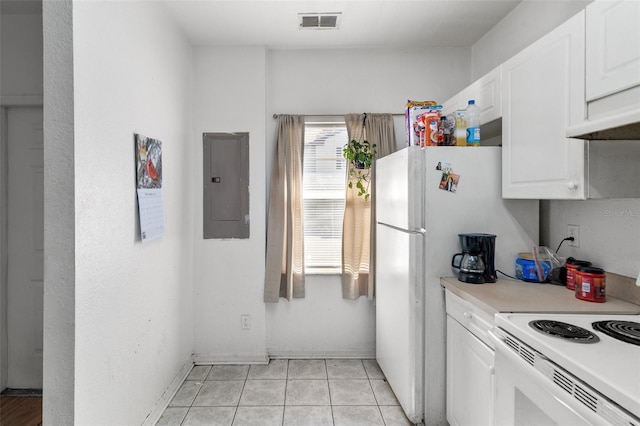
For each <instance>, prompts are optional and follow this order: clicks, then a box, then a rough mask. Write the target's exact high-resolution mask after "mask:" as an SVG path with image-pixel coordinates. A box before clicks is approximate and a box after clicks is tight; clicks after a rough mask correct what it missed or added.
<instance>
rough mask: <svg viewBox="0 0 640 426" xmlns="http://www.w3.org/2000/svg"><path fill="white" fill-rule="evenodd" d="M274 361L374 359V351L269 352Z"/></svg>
mask: <svg viewBox="0 0 640 426" xmlns="http://www.w3.org/2000/svg"><path fill="white" fill-rule="evenodd" d="M269 356H270V358H274V359H375V358H376V351H375V350H371V351H318V352H308V351H306V352H300V351H269Z"/></svg>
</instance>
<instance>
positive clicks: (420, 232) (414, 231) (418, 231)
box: [378, 222, 427, 235]
mask: <svg viewBox="0 0 640 426" xmlns="http://www.w3.org/2000/svg"><path fill="white" fill-rule="evenodd" d="M378 225H382V226H386V227H388V228H391V229H395V230H396V231H400V232H406V233H407V234H417V235H426V233H427V230H426V229H424V228H420V229H404V228H400V227H398V226H393V225H389V224H388V223H382V222H378Z"/></svg>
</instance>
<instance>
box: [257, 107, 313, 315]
mask: <svg viewBox="0 0 640 426" xmlns="http://www.w3.org/2000/svg"><path fill="white" fill-rule="evenodd" d="M303 159H304V116H303V115H280V116H278V124H277V130H276V149H275V153H274V159H273V165H272V172H271V183H270V188H269V213H268V218H267V247H266V273H265V284H264V301H265V302H274V303H277V302H278V301H279V298H280V297H284V298H286V299H287V300H291V299H292V298H293V297H304V224H303V211H302V207H303V197H302V166H303Z"/></svg>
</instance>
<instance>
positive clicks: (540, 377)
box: [488, 330, 610, 425]
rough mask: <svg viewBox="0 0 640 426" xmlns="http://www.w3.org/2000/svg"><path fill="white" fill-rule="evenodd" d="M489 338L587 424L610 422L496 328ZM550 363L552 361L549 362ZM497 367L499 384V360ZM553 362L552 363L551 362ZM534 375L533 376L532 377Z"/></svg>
mask: <svg viewBox="0 0 640 426" xmlns="http://www.w3.org/2000/svg"><path fill="white" fill-rule="evenodd" d="M488 336H489V339H490V340H491V341H492V342H493V344H494V345H495V349H496V353H498V352H500V353H501V354H502V355H504V356H506V357H507V358H508V359H509V361H510V362H512V363H515V364H516V365H517V366H518V367H519V368H521V369H524V368H526V369H527V373H529V374H531V376H529V377H531V379H530V380H535V383H536V384H538V385H539V386H541V387H542V388H543V389H544V390H546V391H547V393H548V396H551V397H553V399H555V400H556V401H557V402H558V403H559V404H562V405H563V406H565V407H566V408H567V409H569V410H571V411H572V412H573V413H574V414H575V415H576V416H578V417H580V418H581V419H582V420H583V421H584V422H585V424H593V425H595V424H610V423H609V422H607V421H606V420H605V419H604V418H602V417H601V416H599V415H598V414H596V413H595V412H593V411H591V410H589V409H588V408H587V407H586V406H584V405H582V404H581V403H580V402H579V401H578V400H576V399H574V398H573V397H572V396H571V395H570V394H568V393H567V392H566V391H562V392H561V390H562V389H561V388H559V387H558V385H556V384H554V383H553V381H552V380H551V378H549V377H547V376H545V375H544V374H543V373H542V372H541V371H540V370H538V369H537V368H536V367H534V366H533V365H531V364H530V363H528V362H527V361H525V360H524V359H523V358H521V357H520V355H518V354H517V353H516V352H515V351H514V350H513V349H512V348H511V347H510V346H509V345H507V344H506V343H505V341H504V340H503V339H502V338H501V337H500V336H499V335H497V334H496V332H495V331H494V330H489V332H488ZM539 356H540V355H539ZM540 358H541V359H542V360H543V362H549V361H547V360H546V358H544V357H543V356H540ZM549 363H550V362H549ZM494 364H495V367H496V385H498V376H499V374H500V366H499V365H497V362H496V363H494ZM550 364H551V363H550ZM532 376H533V377H532Z"/></svg>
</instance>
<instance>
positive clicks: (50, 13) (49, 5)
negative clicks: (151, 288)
mask: <svg viewBox="0 0 640 426" xmlns="http://www.w3.org/2000/svg"><path fill="white" fill-rule="evenodd" d="M72 7H73V4H72V0H65V1H56V2H45V3H44V5H43V11H42V18H43V19H42V20H43V34H44V38H43V40H44V62H45V63H46V64H47V67H46V69H45V70H44V73H43V75H44V129H45V132H44V177H45V179H44V283H45V285H44V319H43V323H44V347H43V356H44V362H43V401H42V403H43V409H42V412H43V413H42V414H43V420H44V423H45V424H51V425H58V424H59V425H72V424H74V405H75V401H74V392H75V378H76V373H75V288H76V275H75V235H76V233H75V217H76V214H75V192H74V187H75V184H74V178H75V172H74V168H75V167H74V154H73V147H74V135H73V124H74V117H73V106H74V105H73V38H72V37H73V32H72V25H73V22H72Z"/></svg>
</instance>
